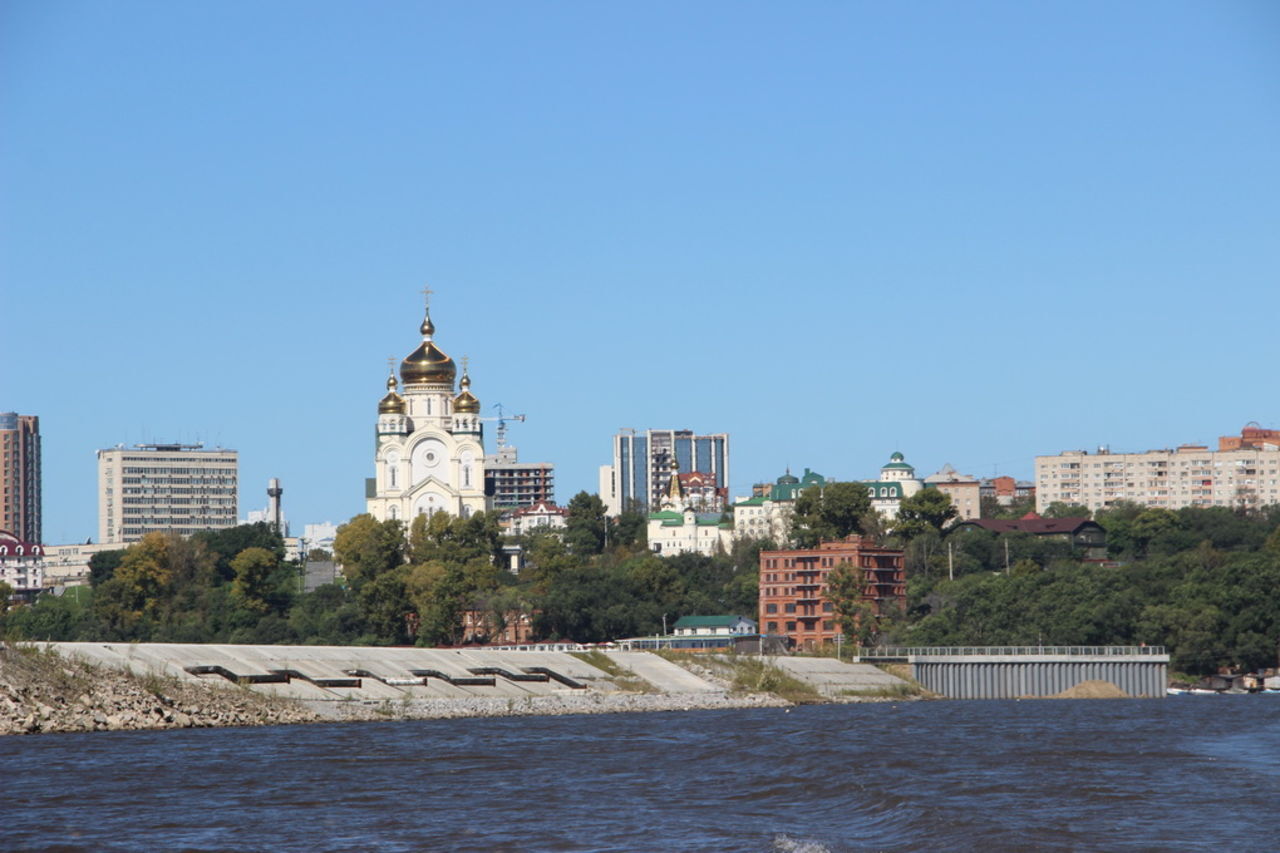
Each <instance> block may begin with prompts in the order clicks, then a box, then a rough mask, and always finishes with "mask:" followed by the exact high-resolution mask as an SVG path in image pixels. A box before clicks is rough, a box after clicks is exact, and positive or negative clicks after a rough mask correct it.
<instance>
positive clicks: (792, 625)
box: [787, 622, 796, 631]
mask: <svg viewBox="0 0 1280 853" xmlns="http://www.w3.org/2000/svg"><path fill="white" fill-rule="evenodd" d="M795 629H796V623H794V622H788V623H787V630H788V631H794V630H795Z"/></svg>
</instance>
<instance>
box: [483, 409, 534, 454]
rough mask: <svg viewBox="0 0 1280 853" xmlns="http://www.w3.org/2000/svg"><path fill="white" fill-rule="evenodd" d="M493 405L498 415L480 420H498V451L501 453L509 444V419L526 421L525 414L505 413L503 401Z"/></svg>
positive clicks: (520, 421)
mask: <svg viewBox="0 0 1280 853" xmlns="http://www.w3.org/2000/svg"><path fill="white" fill-rule="evenodd" d="M493 407H494V408H495V409H497V410H498V416H497V417H496V418H480V419H479V420H482V421H497V423H498V446H497V451H498V452H499V453H501V452H502V450H503V448H505V447H506V446H507V421H517V422H519V423H524V419H525V416H524V415H508V414H504V413H503V411H502V404H501V403H494V404H493Z"/></svg>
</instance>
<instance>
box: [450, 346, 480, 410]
mask: <svg viewBox="0 0 1280 853" xmlns="http://www.w3.org/2000/svg"><path fill="white" fill-rule="evenodd" d="M464 361H465V359H464ZM460 384H461V385H462V393H461V394H459V395H458V396H456V397H454V398H453V412H454V414H457V415H478V414H480V401H479V400H477V399H476V396H475V395H474V394H472V393H471V377H470V376H468V375H467V374H466V372H465V371H464V372H463V374H462V382H461V383H460Z"/></svg>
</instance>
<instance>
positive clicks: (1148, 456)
mask: <svg viewBox="0 0 1280 853" xmlns="http://www.w3.org/2000/svg"><path fill="white" fill-rule="evenodd" d="M1242 438H1243V436H1242ZM1229 439H1234V437H1229ZM1229 443H1230V442H1229ZM1219 446H1222V441H1220V442H1219ZM1231 446H1233V447H1234V449H1230V450H1216V451H1215V450H1210V449H1209V448H1208V446H1207V445H1202V444H1184V445H1182V446H1180V447H1177V448H1174V449H1165V450H1148V451H1146V452H1143V453H1112V452H1111V451H1110V450H1109V449H1108V448H1105V447H1102V448H1099V449H1098V450H1097V451H1096V452H1093V453H1090V452H1089V451H1087V450H1068V451H1065V452H1063V453H1059V454H1058V455H1056V456H1037V457H1036V509H1037V510H1038V511H1040V512H1043V511H1044V509H1045V508H1047V507H1048V506H1049V505H1050V504H1052V503H1054V502H1056V501H1061V502H1062V503H1069V504H1080V505H1082V506H1085V507H1088V508H1089V509H1090V510H1092V511H1095V512H1096V511H1097V510H1100V509H1106V508H1107V507H1109V506H1111V505H1112V504H1114V503H1116V502H1117V501H1131V502H1133V503H1136V504H1139V505H1141V506H1147V507H1160V508H1163V509H1181V508H1182V507H1188V506H1192V507H1194V506H1199V507H1209V506H1224V507H1232V508H1237V509H1256V508H1258V507H1261V506H1266V505H1268V504H1276V503H1280V445H1277V444H1272V443H1270V442H1267V441H1258V442H1257V443H1256V444H1253V445H1250V444H1246V443H1244V442H1243V441H1242V442H1241V443H1240V444H1238V445H1231Z"/></svg>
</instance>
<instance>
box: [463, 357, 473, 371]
mask: <svg viewBox="0 0 1280 853" xmlns="http://www.w3.org/2000/svg"><path fill="white" fill-rule="evenodd" d="M470 364H471V357H470V356H465V355H464V356H463V357H462V372H463V373H464V374H465V373H466V372H467V366H468V365H470Z"/></svg>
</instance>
